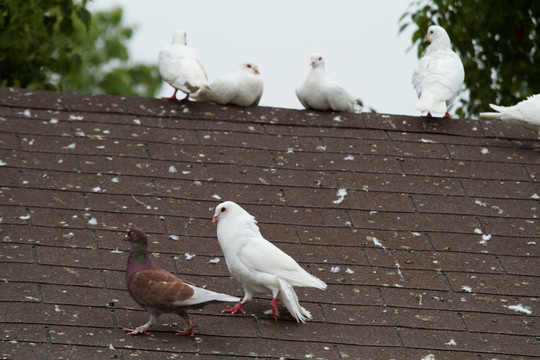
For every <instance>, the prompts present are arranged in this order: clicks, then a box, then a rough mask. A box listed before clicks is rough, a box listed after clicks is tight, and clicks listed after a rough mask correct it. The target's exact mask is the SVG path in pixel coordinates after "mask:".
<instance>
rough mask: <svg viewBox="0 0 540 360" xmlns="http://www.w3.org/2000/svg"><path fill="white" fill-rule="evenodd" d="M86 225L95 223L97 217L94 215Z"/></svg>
mask: <svg viewBox="0 0 540 360" xmlns="http://www.w3.org/2000/svg"><path fill="white" fill-rule="evenodd" d="M88 225H97V219H96V218H95V217H92V218H90V220H88Z"/></svg>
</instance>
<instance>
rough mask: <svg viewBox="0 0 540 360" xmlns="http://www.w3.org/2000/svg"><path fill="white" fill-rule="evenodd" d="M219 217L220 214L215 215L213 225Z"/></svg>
mask: <svg viewBox="0 0 540 360" xmlns="http://www.w3.org/2000/svg"><path fill="white" fill-rule="evenodd" d="M218 217H219V214H218V215H214V218H213V219H212V224H215V223H217V221H218Z"/></svg>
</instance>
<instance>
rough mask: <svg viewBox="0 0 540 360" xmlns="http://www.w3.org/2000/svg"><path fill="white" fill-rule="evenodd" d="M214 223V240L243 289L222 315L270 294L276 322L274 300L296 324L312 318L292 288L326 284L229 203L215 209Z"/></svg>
mask: <svg viewBox="0 0 540 360" xmlns="http://www.w3.org/2000/svg"><path fill="white" fill-rule="evenodd" d="M213 222H214V223H216V222H217V238H218V242H219V245H220V246H221V250H222V251H223V255H224V256H225V262H226V263H227V267H228V268H229V271H230V273H231V275H232V276H233V277H234V278H236V279H237V280H238V281H239V282H240V283H241V284H242V287H243V288H244V298H243V299H242V301H240V303H238V304H237V305H235V306H234V307H227V308H226V309H225V310H223V312H230V313H232V314H235V313H237V312H238V311H240V312H242V313H245V311H244V310H243V309H242V305H244V304H245V303H247V302H248V301H250V300H251V299H252V297H253V295H254V294H267V293H272V302H271V303H270V308H271V309H272V313H273V315H274V319H276V320H277V316H278V315H279V311H278V309H277V305H278V304H279V303H278V302H277V298H278V297H279V299H280V300H281V301H282V302H283V305H285V307H286V308H287V309H288V310H289V312H290V313H291V315H292V316H293V317H294V318H295V319H296V321H298V322H302V323H304V322H306V320H309V319H311V314H310V312H309V311H307V310H306V309H304V308H303V307H302V306H300V303H299V302H298V297H297V295H296V292H295V291H294V288H293V286H304V287H314V288H318V289H322V290H324V289H326V284H325V283H324V282H323V281H321V280H320V279H318V278H316V277H315V276H313V275H311V274H309V273H308V272H307V271H305V270H304V269H303V268H302V267H300V265H298V263H297V262H296V261H294V259H293V258H292V257H290V256H289V255H287V254H285V253H284V252H283V251H281V250H280V249H279V248H277V247H276V246H275V245H273V244H272V243H271V242H269V241H268V240H266V239H265V238H264V237H263V236H262V235H261V232H260V231H259V227H258V226H257V221H256V220H255V218H254V217H253V216H251V215H250V214H249V213H248V212H247V211H245V210H244V209H242V208H241V207H240V206H239V205H238V204H236V203H234V202H232V201H226V202H224V203H221V204H219V205H218V206H217V207H216V212H215V214H214V219H213Z"/></svg>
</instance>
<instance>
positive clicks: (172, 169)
mask: <svg viewBox="0 0 540 360" xmlns="http://www.w3.org/2000/svg"><path fill="white" fill-rule="evenodd" d="M169 172H170V173H171V174H174V173H177V172H178V170H176V168H175V167H174V165H171V166H169Z"/></svg>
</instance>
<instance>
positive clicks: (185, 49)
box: [158, 30, 210, 101]
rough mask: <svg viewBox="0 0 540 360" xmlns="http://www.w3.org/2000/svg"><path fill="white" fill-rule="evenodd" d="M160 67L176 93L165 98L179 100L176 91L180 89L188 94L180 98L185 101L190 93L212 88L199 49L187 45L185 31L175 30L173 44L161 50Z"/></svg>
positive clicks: (162, 74)
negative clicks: (200, 58) (198, 52)
mask: <svg viewBox="0 0 540 360" xmlns="http://www.w3.org/2000/svg"><path fill="white" fill-rule="evenodd" d="M158 67H159V73H160V74H161V77H162V78H163V80H165V81H166V82H167V83H168V84H169V85H171V86H172V87H173V88H174V94H172V96H171V97H164V98H163V99H166V100H178V99H177V98H176V93H177V91H178V90H180V91H182V92H184V93H185V94H186V97H185V98H183V99H182V100H180V101H184V100H188V97H189V94H191V93H194V92H196V91H198V90H199V89H209V88H210V87H209V84H208V77H207V76H206V72H205V71H204V67H203V65H202V64H201V62H200V60H199V55H198V54H197V51H195V49H193V48H191V47H189V46H187V45H186V33H185V32H184V31H181V30H179V31H177V32H175V33H174V35H173V41H172V44H171V45H169V46H166V47H165V48H163V49H162V50H161V51H160V52H159V56H158Z"/></svg>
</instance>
